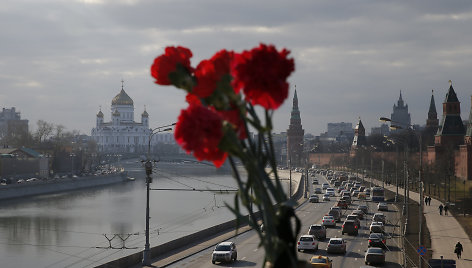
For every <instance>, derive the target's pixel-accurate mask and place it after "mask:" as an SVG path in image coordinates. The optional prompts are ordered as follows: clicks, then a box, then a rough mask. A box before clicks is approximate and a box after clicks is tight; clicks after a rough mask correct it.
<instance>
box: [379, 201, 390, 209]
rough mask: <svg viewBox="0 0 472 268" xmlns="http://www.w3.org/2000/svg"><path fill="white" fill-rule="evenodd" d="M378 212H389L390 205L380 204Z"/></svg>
mask: <svg viewBox="0 0 472 268" xmlns="http://www.w3.org/2000/svg"><path fill="white" fill-rule="evenodd" d="M377 210H378V211H388V205H387V203H385V202H380V203H378V204H377Z"/></svg>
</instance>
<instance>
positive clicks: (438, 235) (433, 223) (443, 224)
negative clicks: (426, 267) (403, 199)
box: [367, 179, 472, 268]
mask: <svg viewBox="0 0 472 268" xmlns="http://www.w3.org/2000/svg"><path fill="white" fill-rule="evenodd" d="M367 181H368V180H367ZM373 182H374V184H377V185H382V182H381V181H379V180H375V179H374V180H373ZM385 189H387V190H389V191H392V192H396V186H395V185H389V186H386V185H385ZM398 189H399V190H398V194H399V195H402V196H403V191H404V190H403V188H401V187H399V188H398ZM400 189H401V190H400ZM410 199H411V200H413V201H415V202H418V203H419V199H420V194H419V193H416V192H413V191H410ZM423 204H424V202H423ZM440 204H441V202H440V201H439V200H437V199H431V206H426V205H425V206H423V207H424V210H423V214H424V217H425V219H426V225H427V226H428V230H429V233H430V236H431V250H432V253H433V259H440V258H441V256H443V257H444V259H452V260H456V267H457V268H467V267H472V242H471V240H470V239H469V236H468V235H467V234H466V233H465V231H464V229H463V228H462V226H461V225H460V224H459V222H458V221H457V220H456V218H454V216H452V215H451V214H450V213H449V215H448V216H445V215H444V211H443V215H439V208H438V207H439V205H440ZM458 241H459V242H460V243H461V244H462V247H463V248H464V251H463V252H462V259H460V260H458V259H457V256H456V254H455V253H454V247H455V245H456V243H457V242H458Z"/></svg>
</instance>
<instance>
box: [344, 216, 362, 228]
mask: <svg viewBox="0 0 472 268" xmlns="http://www.w3.org/2000/svg"><path fill="white" fill-rule="evenodd" d="M346 220H350V221H354V222H355V223H356V224H357V226H358V227H361V221H360V220H359V218H358V217H357V215H353V214H350V215H347V216H346Z"/></svg>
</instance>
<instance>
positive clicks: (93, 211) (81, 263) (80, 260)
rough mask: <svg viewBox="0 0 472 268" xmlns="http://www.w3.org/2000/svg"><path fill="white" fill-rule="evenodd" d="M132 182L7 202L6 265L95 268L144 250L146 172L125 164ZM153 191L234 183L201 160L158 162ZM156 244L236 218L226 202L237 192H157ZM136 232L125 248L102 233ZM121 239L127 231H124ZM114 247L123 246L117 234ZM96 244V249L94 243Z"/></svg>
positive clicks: (0, 228)
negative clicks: (197, 162) (111, 244)
mask: <svg viewBox="0 0 472 268" xmlns="http://www.w3.org/2000/svg"><path fill="white" fill-rule="evenodd" d="M123 166H124V167H125V169H126V170H129V175H130V176H132V177H135V178H136V181H134V182H126V183H119V184H116V185H112V186H105V187H98V188H93V189H84V190H80V191H76V192H66V193H61V194H54V195H46V196H40V197H33V198H25V199H23V200H15V201H8V202H2V204H1V206H0V258H1V259H2V263H1V265H0V266H1V267H94V266H97V265H99V264H100V263H104V262H106V261H110V260H113V259H117V258H120V257H122V256H126V255H129V254H132V253H134V252H139V251H141V250H142V247H143V246H144V240H145V237H144V225H145V224H144V223H145V183H144V179H143V178H144V170H143V169H142V167H141V166H140V164H136V163H135V162H129V163H124V165H123ZM154 175H155V176H154V181H153V183H152V184H151V187H152V188H188V187H195V188H197V189H198V188H201V189H215V188H217V189H222V188H225V189H227V188H230V187H233V188H235V185H234V181H233V179H232V177H231V175H230V174H229V173H228V172H221V171H219V172H216V169H215V168H213V167H209V166H204V165H198V164H185V165H184V164H176V163H159V167H158V171H157V173H156V174H154ZM150 197H151V200H150V203H151V220H150V227H151V234H150V238H151V245H152V246H156V245H158V244H161V243H165V242H167V241H170V240H172V239H175V238H176V237H181V236H183V235H187V234H190V233H193V232H196V231H198V230H201V229H203V228H206V227H208V226H211V225H214V224H217V223H221V222H223V221H227V220H230V219H232V218H233V217H234V216H233V215H232V214H231V212H229V211H228V209H227V208H225V207H224V202H229V203H231V204H232V202H233V197H232V195H227V194H226V195H220V194H214V193H210V192H181V191H152V192H151V196H150ZM103 234H107V235H108V237H111V235H112V234H123V235H124V234H133V235H131V236H130V237H129V238H128V239H127V240H126V247H129V248H133V247H136V249H123V250H110V249H105V247H107V246H108V245H109V242H108V240H107V239H106V238H105V237H104V236H103ZM123 237H124V236H123ZM113 246H114V247H121V246H122V244H121V241H120V240H119V239H114V240H113ZM97 247H98V248H97Z"/></svg>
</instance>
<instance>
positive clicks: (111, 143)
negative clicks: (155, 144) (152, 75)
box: [92, 84, 151, 153]
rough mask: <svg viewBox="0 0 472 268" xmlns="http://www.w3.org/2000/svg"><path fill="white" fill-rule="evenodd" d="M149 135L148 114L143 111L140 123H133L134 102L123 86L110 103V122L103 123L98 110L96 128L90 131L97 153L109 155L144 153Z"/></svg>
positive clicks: (101, 115)
mask: <svg viewBox="0 0 472 268" xmlns="http://www.w3.org/2000/svg"><path fill="white" fill-rule="evenodd" d="M150 134H151V129H150V128H149V114H148V113H147V111H146V109H144V112H143V113H142V114H141V122H135V121H134V102H133V100H132V99H131V98H130V97H129V96H128V94H127V93H126V92H125V90H124V88H123V84H122V86H121V91H120V92H119V93H118V95H116V96H115V97H114V98H113V100H112V102H111V121H110V122H105V121H104V114H103V112H102V111H101V109H100V111H99V112H98V113H97V116H96V126H95V127H94V128H93V129H92V138H93V139H94V140H95V142H96V143H97V147H98V148H97V149H98V151H99V152H110V153H139V152H146V151H147V148H148V142H149V136H150Z"/></svg>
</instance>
